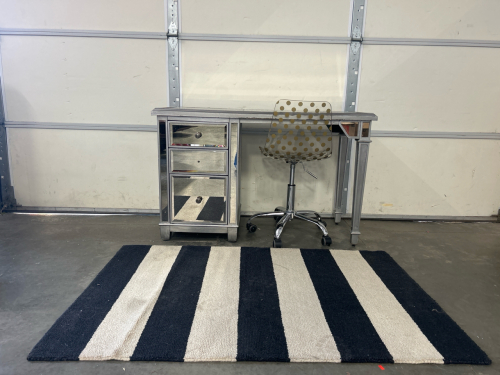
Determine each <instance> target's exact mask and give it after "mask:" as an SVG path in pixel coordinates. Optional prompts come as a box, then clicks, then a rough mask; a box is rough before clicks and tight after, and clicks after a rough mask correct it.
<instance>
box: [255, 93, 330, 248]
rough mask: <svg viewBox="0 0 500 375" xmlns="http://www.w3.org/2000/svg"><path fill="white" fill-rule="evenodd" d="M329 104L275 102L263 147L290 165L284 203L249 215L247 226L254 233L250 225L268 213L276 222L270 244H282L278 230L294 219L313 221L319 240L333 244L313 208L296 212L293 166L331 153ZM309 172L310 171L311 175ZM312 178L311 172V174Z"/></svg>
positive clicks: (266, 151) (263, 149)
mask: <svg viewBox="0 0 500 375" xmlns="http://www.w3.org/2000/svg"><path fill="white" fill-rule="evenodd" d="M331 113H332V107H331V105H330V103H328V102H306V101H299V100H287V99H282V100H278V101H277V102H276V106H275V108H274V113H273V118H272V120H271V127H270V128H269V134H268V136H267V139H266V144H265V145H264V147H260V150H261V152H262V154H263V155H264V156H267V157H271V158H273V159H278V160H282V161H285V162H287V163H289V164H290V183H289V184H288V195H287V206H286V208H284V207H277V208H276V209H275V210H274V211H273V212H263V213H259V214H256V215H254V216H252V217H251V218H250V219H249V220H248V222H247V229H248V230H249V231H250V232H255V231H256V230H257V226H256V225H255V224H252V220H253V219H254V218H256V217H261V216H269V217H274V219H275V220H276V221H277V224H276V231H275V235H274V241H273V247H281V238H280V237H281V233H282V231H283V228H284V227H285V225H286V223H288V222H289V221H291V220H292V219H294V218H298V219H301V220H305V221H308V222H310V223H313V224H316V225H317V226H318V227H319V229H321V231H322V232H323V237H322V239H321V243H322V244H323V245H324V246H329V245H331V243H332V240H331V238H330V237H329V236H328V232H327V230H326V223H325V222H324V221H322V220H321V216H320V215H319V214H318V213H316V212H314V211H295V208H294V206H295V184H294V180H295V165H296V164H297V163H300V162H306V161H311V160H321V159H326V158H329V157H331V156H332V132H331V130H330V129H331V128H330V127H329V124H330V121H331ZM311 175H312V174H311ZM312 176H313V177H315V176H314V175H312Z"/></svg>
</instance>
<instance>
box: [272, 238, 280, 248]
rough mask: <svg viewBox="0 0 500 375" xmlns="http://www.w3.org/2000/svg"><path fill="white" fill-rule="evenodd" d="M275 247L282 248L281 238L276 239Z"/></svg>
mask: <svg viewBox="0 0 500 375" xmlns="http://www.w3.org/2000/svg"><path fill="white" fill-rule="evenodd" d="M273 247H276V248H278V249H279V248H281V240H280V239H279V238H275V239H274V240H273Z"/></svg>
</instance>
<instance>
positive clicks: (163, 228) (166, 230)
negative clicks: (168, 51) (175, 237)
mask: <svg viewBox="0 0 500 375" xmlns="http://www.w3.org/2000/svg"><path fill="white" fill-rule="evenodd" d="M160 236H161V239H162V240H163V241H168V240H169V239H170V227H169V226H167V225H160Z"/></svg>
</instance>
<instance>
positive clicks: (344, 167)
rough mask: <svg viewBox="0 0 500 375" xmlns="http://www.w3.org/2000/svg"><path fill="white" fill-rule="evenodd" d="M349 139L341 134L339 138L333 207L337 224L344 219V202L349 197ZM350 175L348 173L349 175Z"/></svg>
mask: <svg viewBox="0 0 500 375" xmlns="http://www.w3.org/2000/svg"><path fill="white" fill-rule="evenodd" d="M348 145H349V138H347V137H346V136H345V135H343V134H341V135H340V136H339V157H338V161H337V186H336V187H335V201H334V206H333V212H334V213H335V224H338V223H340V220H341V218H342V214H343V213H344V212H342V211H343V210H342V202H343V201H344V197H345V196H346V195H347V185H348V183H349V181H345V177H346V171H348V168H349V166H350V164H349V163H347V160H348V159H349V158H348V155H347V152H348V150H349V147H348ZM347 175H348V173H347Z"/></svg>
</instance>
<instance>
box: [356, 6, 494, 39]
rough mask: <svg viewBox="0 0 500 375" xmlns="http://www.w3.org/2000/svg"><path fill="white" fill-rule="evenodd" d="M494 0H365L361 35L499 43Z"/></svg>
mask: <svg viewBox="0 0 500 375" xmlns="http://www.w3.org/2000/svg"><path fill="white" fill-rule="evenodd" d="M499 14H500V2H499V1H498V0H440V1H436V0H419V1H400V0H369V2H368V7H367V13H366V25H365V36H366V37H379V38H424V39H477V40H500V23H499V22H498V15H499Z"/></svg>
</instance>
